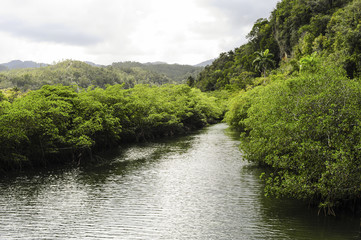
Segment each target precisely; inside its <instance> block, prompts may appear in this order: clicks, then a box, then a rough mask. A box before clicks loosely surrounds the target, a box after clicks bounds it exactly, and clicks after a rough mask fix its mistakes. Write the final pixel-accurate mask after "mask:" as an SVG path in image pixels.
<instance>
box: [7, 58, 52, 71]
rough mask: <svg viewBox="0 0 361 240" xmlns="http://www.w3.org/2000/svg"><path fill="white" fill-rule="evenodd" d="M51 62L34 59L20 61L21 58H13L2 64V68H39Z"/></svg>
mask: <svg viewBox="0 0 361 240" xmlns="http://www.w3.org/2000/svg"><path fill="white" fill-rule="evenodd" d="M48 65H49V64H46V63H36V62H33V61H24V62H23V61H20V60H13V61H11V62H8V63H2V64H0V68H2V67H6V68H7V69H9V70H12V69H21V68H39V67H46V66H48Z"/></svg>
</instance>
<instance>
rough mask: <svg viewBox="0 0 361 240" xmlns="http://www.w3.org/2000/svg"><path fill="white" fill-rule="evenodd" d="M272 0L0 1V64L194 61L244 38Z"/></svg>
mask: <svg viewBox="0 0 361 240" xmlns="http://www.w3.org/2000/svg"><path fill="white" fill-rule="evenodd" d="M278 1H279V0H31V1H29V0H1V8H0V63H5V62H9V61H11V60H15V59H19V60H23V61H25V60H31V61H35V62H39V63H50V64H51V63H55V62H59V61H63V60H66V59H73V60H80V61H91V62H94V63H97V64H103V65H109V64H111V63H113V62H121V61H137V62H143V63H145V62H156V61H161V62H167V63H171V64H172V63H178V64H190V65H194V64H198V63H200V62H203V61H206V60H209V59H213V58H216V57H218V56H219V54H220V53H222V52H228V51H230V50H234V49H235V48H236V47H239V46H241V45H242V44H244V43H246V42H247V39H246V35H247V34H248V33H249V31H250V30H251V28H252V26H253V24H254V22H255V21H256V20H257V19H258V18H268V17H269V16H270V13H271V12H272V11H273V9H274V8H275V7H276V4H277V2H278Z"/></svg>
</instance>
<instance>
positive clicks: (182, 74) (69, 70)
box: [0, 60, 202, 91]
mask: <svg viewBox="0 0 361 240" xmlns="http://www.w3.org/2000/svg"><path fill="white" fill-rule="evenodd" d="M31 66H32V67H35V66H36V67H37V68H30V67H31ZM39 66H41V64H37V63H34V62H22V61H12V62H11V63H9V64H6V65H4V66H3V68H4V70H7V69H10V68H12V69H13V70H10V71H3V72H1V73H0V88H3V89H4V88H14V87H17V88H18V89H20V90H22V91H26V90H29V89H30V90H34V89H39V88H40V87H41V86H43V85H54V84H62V85H65V86H69V85H78V86H80V87H83V88H87V87H89V86H98V87H101V88H104V87H105V86H106V85H114V84H124V88H132V87H134V86H135V85H136V84H149V85H163V84H167V83H185V82H186V79H187V78H188V77H189V76H193V77H195V76H196V75H197V74H198V73H199V72H200V71H201V70H202V68H200V67H193V66H188V65H177V64H173V65H170V64H164V63H153V64H142V63H137V62H121V63H113V64H112V65H111V66H100V65H97V64H94V63H90V62H81V61H74V60H66V61H63V62H60V63H57V64H55V65H47V66H44V67H41V68H39ZM0 67H1V65H0ZM26 67H29V68H26ZM14 68H15V69H14Z"/></svg>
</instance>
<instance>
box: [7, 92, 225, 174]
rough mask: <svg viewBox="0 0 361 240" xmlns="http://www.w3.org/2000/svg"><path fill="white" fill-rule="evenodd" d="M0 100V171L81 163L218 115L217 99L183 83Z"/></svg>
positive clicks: (185, 129) (193, 126)
mask: <svg viewBox="0 0 361 240" xmlns="http://www.w3.org/2000/svg"><path fill="white" fill-rule="evenodd" d="M0 99H1V102H0V145H1V149H0V169H1V170H3V171H6V170H10V169H19V168H27V167H30V166H37V165H46V164H49V163H52V162H62V161H69V160H71V159H72V160H74V161H78V160H79V159H81V160H84V161H85V160H86V159H90V158H88V157H89V156H91V153H92V152H93V151H97V150H101V149H105V148H108V147H111V146H115V145H119V144H122V143H123V142H132V141H143V140H150V139H153V138H157V137H162V136H171V135H175V134H181V133H185V132H188V131H190V130H193V129H197V128H200V127H203V126H205V125H206V124H208V123H211V122H215V121H217V120H219V119H220V118H221V117H222V114H223V109H221V107H220V106H222V104H220V103H219V102H218V101H217V99H216V98H214V97H210V96H208V95H207V94H205V93H202V92H201V91H200V90H197V89H191V88H190V87H188V86H186V85H164V86H160V87H156V86H149V85H137V86H135V87H134V88H132V89H127V90H126V89H123V87H122V85H114V86H108V87H107V88H106V89H102V88H95V89H93V88H88V89H86V90H85V89H80V90H79V88H78V87H75V86H62V85H57V86H50V85H46V86H43V87H42V88H41V89H40V90H36V91H31V92H29V93H28V94H26V95H25V96H23V97H20V98H16V99H14V100H13V102H12V103H11V102H9V101H8V99H7V98H6V97H5V96H4V95H3V94H0ZM85 156H87V157H85Z"/></svg>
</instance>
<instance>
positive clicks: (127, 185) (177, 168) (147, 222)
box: [0, 124, 359, 240]
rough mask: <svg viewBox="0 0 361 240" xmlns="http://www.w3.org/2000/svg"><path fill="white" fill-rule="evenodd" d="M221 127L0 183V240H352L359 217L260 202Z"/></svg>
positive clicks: (252, 177) (231, 137) (249, 171)
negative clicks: (96, 161) (91, 161)
mask: <svg viewBox="0 0 361 240" xmlns="http://www.w3.org/2000/svg"><path fill="white" fill-rule="evenodd" d="M226 128H227V127H226V125H224V124H219V125H215V126H212V127H210V128H207V129H205V130H202V131H200V132H198V133H196V134H194V135H191V136H187V137H181V138H178V139H171V140H167V141H164V140H162V141H158V142H155V143H143V144H139V145H137V146H130V147H128V148H125V149H124V148H123V149H115V151H114V152H113V153H111V154H110V155H109V156H102V158H103V159H104V161H102V162H100V163H98V164H96V165H92V166H80V167H77V168H68V169H67V168H62V169H57V170H56V169H54V170H49V171H44V172H42V173H40V174H39V173H38V174H28V175H23V176H21V177H16V178H12V179H6V178H3V179H0V221H1V225H0V239H114V238H115V239H196V240H197V239H356V238H353V237H355V236H357V234H358V223H359V222H358V219H357V218H353V217H351V216H339V217H337V218H329V217H327V218H326V217H323V216H320V217H317V212H315V211H313V210H308V209H307V208H306V207H304V205H302V204H299V203H295V202H294V201H290V200H271V199H266V198H264V197H263V191H262V189H263V186H262V183H261V182H260V180H259V177H258V176H259V173H260V172H259V171H260V170H259V169H257V168H254V167H252V166H251V165H249V164H248V163H247V162H245V161H243V160H242V158H241V154H240V152H239V149H238V145H239V142H238V141H237V138H238V134H236V133H233V132H231V131H229V130H226Z"/></svg>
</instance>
